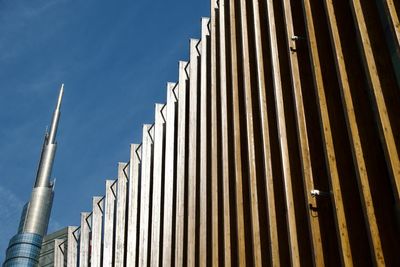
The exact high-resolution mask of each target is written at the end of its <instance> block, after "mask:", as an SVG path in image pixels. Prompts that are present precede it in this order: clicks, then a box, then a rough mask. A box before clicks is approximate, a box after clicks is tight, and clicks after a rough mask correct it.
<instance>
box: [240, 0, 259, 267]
mask: <svg viewBox="0 0 400 267" xmlns="http://www.w3.org/2000/svg"><path fill="white" fill-rule="evenodd" d="M240 17H241V19H240V21H241V39H242V51H241V54H242V58H241V60H242V61H243V87H244V88H243V90H244V92H245V93H244V95H245V113H246V128H247V148H248V151H247V153H248V160H247V164H248V171H249V174H248V175H249V176H248V177H249V188H250V193H249V194H250V202H251V204H250V205H251V223H252V227H251V230H252V233H251V234H252V247H253V255H252V256H253V264H254V265H256V266H261V265H262V254H261V240H260V224H259V211H258V193H257V179H256V178H257V175H259V174H258V173H257V168H256V162H255V158H256V155H255V144H254V124H253V117H254V114H253V103H252V102H253V101H254V100H253V99H252V93H251V81H250V75H251V73H250V62H249V43H248V42H249V41H248V38H249V33H248V25H247V11H246V1H244V0H241V1H240Z"/></svg>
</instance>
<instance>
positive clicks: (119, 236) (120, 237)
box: [114, 162, 129, 267]
mask: <svg viewBox="0 0 400 267" xmlns="http://www.w3.org/2000/svg"><path fill="white" fill-rule="evenodd" d="M128 166H129V164H127V163H124V162H119V163H118V180H117V200H116V202H117V203H116V206H117V212H116V221H115V251H114V257H115V263H114V266H117V267H118V266H124V265H125V225H126V220H125V218H126V197H127V194H126V187H127V184H128V174H127V173H126V172H127V170H128V169H127V168H128Z"/></svg>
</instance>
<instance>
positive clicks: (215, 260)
mask: <svg viewBox="0 0 400 267" xmlns="http://www.w3.org/2000/svg"><path fill="white" fill-rule="evenodd" d="M217 14H218V4H217V1H216V0H211V21H210V42H211V44H210V45H211V66H210V69H211V77H210V78H211V84H210V85H211V86H210V91H211V99H210V105H211V173H210V176H211V192H210V193H211V228H212V229H211V239H212V252H211V254H212V255H211V258H212V260H211V262H212V265H213V266H217V265H218V264H219V255H218V254H219V246H220V244H219V231H218V225H219V220H218V215H219V212H218V162H219V156H220V155H219V151H218V146H219V145H218V143H219V140H218V134H219V132H218V131H219V129H218V119H219V118H218V104H217V92H218V88H217V86H218V85H217V82H218V81H217V19H218V17H217Z"/></svg>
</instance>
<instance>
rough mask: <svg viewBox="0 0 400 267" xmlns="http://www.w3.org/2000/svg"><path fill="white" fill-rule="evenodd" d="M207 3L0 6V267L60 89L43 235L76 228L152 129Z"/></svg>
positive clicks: (88, 0) (15, 1)
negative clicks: (147, 126)
mask: <svg viewBox="0 0 400 267" xmlns="http://www.w3.org/2000/svg"><path fill="white" fill-rule="evenodd" d="M209 3H210V1H207V0H190V1H188V0H167V1H166V0H153V1H145V0H126V1H125V0H119V1H104V0H85V1H83V0H52V1H48V0H35V1H32V0H30V1H28V0H0V51H1V52H0V125H1V127H0V262H3V260H4V253H5V249H6V247H7V244H8V240H9V239H10V237H11V236H12V235H14V234H15V233H16V231H17V227H18V222H19V217H20V213H21V208H22V206H23V204H24V203H25V202H26V201H28V199H29V197H30V192H31V189H32V185H33V183H34V180H35V174H36V169H37V163H38V160H39V156H40V149H41V144H42V141H43V134H44V131H45V129H46V126H47V125H48V124H49V123H50V119H51V116H52V112H53V109H54V105H55V102H56V98H57V95H58V90H59V87H60V85H61V83H65V93H64V102H63V105H62V115H61V121H60V127H59V132H58V138H57V140H58V149H57V155H56V160H55V165H54V169H53V177H55V178H57V183H56V189H55V191H56V194H55V199H54V204H53V209H52V216H51V220H50V226H49V231H53V230H56V229H58V228H61V227H63V226H67V225H78V224H79V218H80V212H81V211H88V210H90V209H91V199H92V196H94V195H103V194H104V181H105V179H110V178H116V175H117V163H118V162H119V161H120V162H125V161H128V160H129V144H130V143H140V140H141V136H140V135H141V130H142V124H144V123H152V122H153V121H154V103H156V102H158V103H164V102H165V99H166V83H167V82H168V81H176V80H177V77H178V61H179V60H187V59H188V51H189V38H199V36H200V19H201V17H202V16H208V15H209Z"/></svg>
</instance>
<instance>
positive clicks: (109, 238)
mask: <svg viewBox="0 0 400 267" xmlns="http://www.w3.org/2000/svg"><path fill="white" fill-rule="evenodd" d="M115 183H116V180H106V198H105V202H104V245H103V267H110V266H113V264H114V257H113V255H114V218H115V216H114V214H115V197H116V194H115V190H114V186H115Z"/></svg>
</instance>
